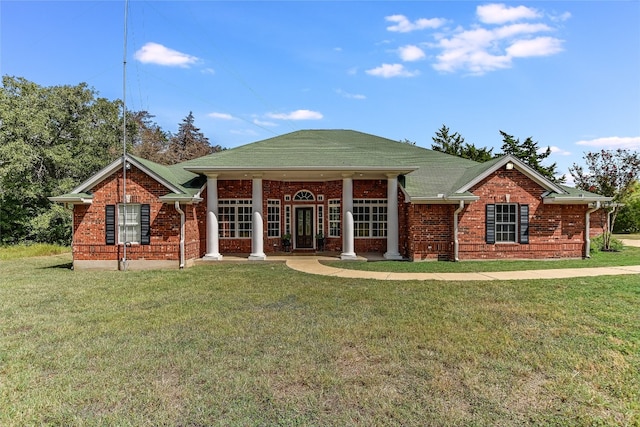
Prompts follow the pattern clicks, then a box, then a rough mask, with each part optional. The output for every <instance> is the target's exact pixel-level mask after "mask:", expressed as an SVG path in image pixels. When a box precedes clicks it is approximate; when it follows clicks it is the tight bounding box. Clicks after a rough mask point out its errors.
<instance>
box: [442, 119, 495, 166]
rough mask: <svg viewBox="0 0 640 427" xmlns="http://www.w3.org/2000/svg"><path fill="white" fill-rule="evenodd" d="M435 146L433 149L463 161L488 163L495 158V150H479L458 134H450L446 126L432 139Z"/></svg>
mask: <svg viewBox="0 0 640 427" xmlns="http://www.w3.org/2000/svg"><path fill="white" fill-rule="evenodd" d="M431 139H432V140H433V144H431V149H432V150H435V151H440V152H441V153H446V154H451V155H452V156H458V157H462V158H463V159H469V160H474V161H476V162H486V161H488V160H491V159H492V158H493V157H494V156H493V153H492V151H493V148H491V149H489V148H487V147H483V148H477V147H476V146H475V145H473V144H469V143H465V142H464V138H463V137H462V135H460V134H459V133H458V132H455V133H453V134H452V135H450V134H449V128H448V127H447V126H445V125H442V127H441V128H440V129H439V130H437V131H436V136H434V137H431Z"/></svg>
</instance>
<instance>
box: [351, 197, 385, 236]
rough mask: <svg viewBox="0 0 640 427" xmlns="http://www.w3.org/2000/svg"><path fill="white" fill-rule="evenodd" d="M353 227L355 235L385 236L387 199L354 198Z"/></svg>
mask: <svg viewBox="0 0 640 427" xmlns="http://www.w3.org/2000/svg"><path fill="white" fill-rule="evenodd" d="M353 229H354V235H355V237H387V201H386V200H385V199H354V201H353Z"/></svg>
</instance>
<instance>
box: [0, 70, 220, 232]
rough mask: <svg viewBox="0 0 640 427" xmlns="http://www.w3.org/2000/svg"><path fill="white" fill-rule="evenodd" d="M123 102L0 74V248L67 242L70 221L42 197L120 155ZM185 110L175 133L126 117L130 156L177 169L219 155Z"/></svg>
mask: <svg viewBox="0 0 640 427" xmlns="http://www.w3.org/2000/svg"><path fill="white" fill-rule="evenodd" d="M121 111H122V102H121V101H120V100H108V99H106V98H103V97H100V96H98V93H97V92H96V91H95V90H94V89H92V88H90V87H88V86H87V85H86V83H81V84H78V85H75V86H70V85H63V86H51V87H42V86H39V85H37V84H36V83H33V82H30V81H28V80H26V79H24V78H17V77H10V76H3V77H2V87H1V88H0V244H15V243H23V242H46V243H60V244H69V242H70V237H71V216H70V213H69V212H68V211H67V210H66V209H64V208H63V207H62V206H61V205H59V204H55V203H51V202H50V201H49V200H48V199H47V197H48V196H51V195H60V194H65V193H68V192H70V191H72V190H73V188H74V187H76V186H77V185H79V184H80V183H82V182H83V181H85V180H86V179H88V178H89V177H91V176H92V175H93V174H95V173H96V172H97V171H99V170H100V169H101V168H103V167H104V166H106V165H107V164H109V163H110V162H112V161H113V160H115V159H117V158H118V157H120V156H121V155H122V151H123V135H124V132H123V117H122V114H121ZM194 121H195V119H194V116H193V114H192V113H191V112H190V113H189V114H188V115H187V116H186V118H185V119H184V120H183V121H182V123H180V124H179V126H178V131H177V132H176V133H175V134H174V133H171V132H167V131H165V130H163V129H162V128H161V127H160V126H158V125H157V124H156V123H155V122H154V121H153V115H151V114H149V113H148V112H147V111H137V112H136V111H128V112H127V120H126V123H127V132H126V134H127V141H126V143H127V152H128V153H130V154H133V155H136V156H140V157H144V158H147V159H149V160H152V161H155V162H157V163H161V164H174V163H178V162H182V161H185V160H189V159H192V158H195V157H200V156H203V155H207V154H211V153H214V152H216V151H220V150H222V147H220V146H219V145H211V143H210V142H209V139H208V138H207V137H206V136H205V135H204V134H203V133H202V132H201V131H200V129H198V128H197V127H196V126H195V124H194Z"/></svg>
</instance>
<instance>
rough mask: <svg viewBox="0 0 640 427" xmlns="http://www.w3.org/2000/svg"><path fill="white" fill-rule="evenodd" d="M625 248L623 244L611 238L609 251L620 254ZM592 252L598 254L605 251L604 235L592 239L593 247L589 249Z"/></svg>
mask: <svg viewBox="0 0 640 427" xmlns="http://www.w3.org/2000/svg"><path fill="white" fill-rule="evenodd" d="M622 248H623V245H622V242H621V241H620V240H618V239H616V238H615V237H613V236H612V237H611V243H610V244H609V251H614V252H618V251H621V250H622ZM589 249H590V252H592V253H598V252H601V251H604V250H605V247H604V234H601V235H599V236H597V237H594V238H593V239H591V247H590V248H589Z"/></svg>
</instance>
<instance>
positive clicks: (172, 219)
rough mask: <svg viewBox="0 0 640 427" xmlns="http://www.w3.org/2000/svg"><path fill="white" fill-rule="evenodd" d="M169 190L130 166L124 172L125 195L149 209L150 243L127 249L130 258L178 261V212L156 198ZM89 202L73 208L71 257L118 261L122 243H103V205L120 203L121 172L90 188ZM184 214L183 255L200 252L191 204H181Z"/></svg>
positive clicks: (196, 225)
mask: <svg viewBox="0 0 640 427" xmlns="http://www.w3.org/2000/svg"><path fill="white" fill-rule="evenodd" d="M168 191H169V190H168V189H167V188H166V187H164V186H163V185H162V184H160V183H158V182H157V181H155V180H154V179H152V178H150V177H149V176H148V175H146V174H145V173H143V172H142V171H140V170H138V169H137V168H136V167H135V166H132V167H131V169H130V170H129V171H127V194H128V195H131V201H130V203H140V204H143V203H144V204H149V205H150V209H151V243H150V244H149V245H137V244H136V245H132V246H131V247H129V248H127V259H130V260H176V261H177V260H178V259H179V256H180V253H179V243H180V215H179V214H178V213H177V211H176V210H175V207H174V206H173V205H170V206H169V205H166V204H163V203H162V202H161V201H160V200H159V199H158V197H160V196H162V195H165V194H167V192H168ZM92 192H93V195H94V197H93V203H92V204H91V205H76V206H75V207H74V236H73V256H74V259H75V260H118V259H121V258H122V257H123V248H122V245H109V246H107V245H106V244H105V206H106V205H117V204H119V203H122V171H118V172H116V173H114V174H113V175H111V176H110V177H108V178H107V179H105V180H104V181H102V182H100V183H98V184H96V185H95V187H93V189H92ZM182 209H183V210H185V213H186V222H185V258H186V259H190V258H196V257H197V256H198V254H199V253H200V230H199V227H198V223H197V220H196V217H195V209H196V208H195V207H194V206H189V205H187V206H185V205H182Z"/></svg>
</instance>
